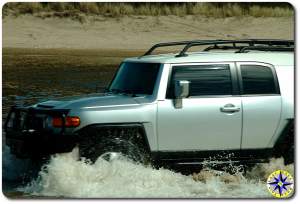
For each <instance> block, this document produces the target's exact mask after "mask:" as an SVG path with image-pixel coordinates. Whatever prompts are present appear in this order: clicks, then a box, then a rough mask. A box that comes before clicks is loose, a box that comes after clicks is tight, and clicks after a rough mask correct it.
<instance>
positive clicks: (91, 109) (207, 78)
mask: <svg viewBox="0 0 300 204" xmlns="http://www.w3.org/2000/svg"><path fill="white" fill-rule="evenodd" d="M178 45H180V46H183V47H184V48H183V49H182V50H181V51H180V52H179V53H176V54H172V53H169V54H156V55H154V54H152V52H153V51H154V50H155V49H156V48H160V47H167V46H178ZM196 46H197V47H203V46H205V48H204V49H203V50H202V51H200V52H187V51H188V50H189V49H190V48H192V47H194V48H195V47H196ZM4 128H5V132H6V144H7V145H8V146H9V147H10V149H11V151H12V153H13V154H15V155H17V156H19V157H40V156H44V155H49V154H53V153H58V152H68V151H71V150H72V149H73V148H74V147H75V146H78V147H79V153H80V155H81V156H82V157H85V158H88V159H90V160H91V161H95V160H96V159H97V158H98V157H99V156H101V155H104V157H105V158H108V159H111V158H113V157H115V156H118V155H120V154H122V155H126V156H128V157H129V158H131V159H133V160H135V161H138V162H147V161H151V162H153V163H160V164H162V163H164V164H170V165H184V164H185V165H197V164H199V163H201V162H202V161H203V160H204V159H207V158H209V157H213V158H215V159H217V160H222V161H223V162H226V161H228V157H226V155H229V154H230V155H231V156H230V160H231V161H243V162H261V161H266V160H267V159H268V158H270V157H273V156H278V157H281V156H283V157H284V159H285V161H286V163H291V162H293V154H294V133H293V128H294V42H293V41H289V40H213V41H211V40H200V41H183V42H171V43H160V44H156V45H154V46H153V47H152V48H151V49H150V50H149V51H147V52H146V53H145V54H144V55H143V56H140V57H135V58H129V59H126V60H124V61H123V63H122V64H121V65H120V68H119V70H118V72H117V73H116V75H115V76H114V78H113V80H112V82H111V84H110V85H109V87H108V88H107V90H106V92H105V93H103V94H98V95H97V94H96V95H92V96H89V97H83V98H77V99H71V100H68V99H63V100H52V101H47V102H42V103H38V104H36V105H33V106H30V107H12V109H11V111H10V113H9V115H8V118H7V121H6V123H5V127H4ZM224 156H225V157H224Z"/></svg>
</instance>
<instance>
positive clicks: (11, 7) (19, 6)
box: [3, 2, 294, 20]
mask: <svg viewBox="0 0 300 204" xmlns="http://www.w3.org/2000/svg"><path fill="white" fill-rule="evenodd" d="M9 14H12V15H15V16H18V15H22V14H33V15H36V16H39V17H43V18H46V17H52V16H57V17H73V18H77V19H79V20H80V17H82V15H105V16H108V17H121V16H131V15H145V16H162V15H176V16H185V15H202V16H206V17H215V18H224V17H233V16H254V17H287V16H293V15H294V10H293V8H292V6H291V5H290V4H288V3H245V2H244V3H227V2H223V3H209V2H205V3H204V2H189V3H182V2H181V3H180V2H176V3H175V2H173V3H172V2H169V3H160V2H159V3H156V2H152V3H147V2H145V3H143V2H138V3H137V2H136V3H135V2H126V3H106V2H101V3H98V2H97V3H96V2H84V3H83V2H51V3H50V2H41V3H39V2H22V3H15V2H9V3H6V4H5V5H4V7H3V16H4V17H5V16H7V15H9Z"/></svg>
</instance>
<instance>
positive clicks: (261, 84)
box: [241, 65, 278, 94]
mask: <svg viewBox="0 0 300 204" xmlns="http://www.w3.org/2000/svg"><path fill="white" fill-rule="evenodd" d="M241 74H242V81H243V82H242V83H243V94H276V93H278V92H277V89H276V85H275V79H274V75H273V72H272V70H271V68H270V67H266V66H261V65H241Z"/></svg>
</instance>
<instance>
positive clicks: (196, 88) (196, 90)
mask: <svg viewBox="0 0 300 204" xmlns="http://www.w3.org/2000/svg"><path fill="white" fill-rule="evenodd" d="M176 80H188V81H190V96H207V95H232V81H231V73H230V67H229V65H219V64H217V65H189V66H174V67H173V69H172V76H171V82H170V84H169V87H168V93H167V97H168V98H174V84H175V81H176Z"/></svg>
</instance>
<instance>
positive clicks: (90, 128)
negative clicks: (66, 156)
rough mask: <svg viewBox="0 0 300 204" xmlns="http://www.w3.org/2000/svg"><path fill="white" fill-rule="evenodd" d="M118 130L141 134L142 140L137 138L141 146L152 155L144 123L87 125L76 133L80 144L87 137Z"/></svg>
mask: <svg viewBox="0 0 300 204" xmlns="http://www.w3.org/2000/svg"><path fill="white" fill-rule="evenodd" d="M117 129H119V130H120V129H124V130H126V129H127V130H128V129H135V130H137V131H138V132H139V133H140V134H141V138H137V139H138V141H139V145H142V146H143V148H145V150H146V151H147V152H148V153H149V154H150V153H151V147H150V144H149V141H148V137H147V132H146V129H145V126H144V124H143V123H139V122H136V123H95V124H90V125H87V126H85V127H83V128H81V129H80V130H78V131H76V135H78V142H80V138H82V137H86V136H88V135H91V134H93V133H97V132H99V131H101V130H117Z"/></svg>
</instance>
